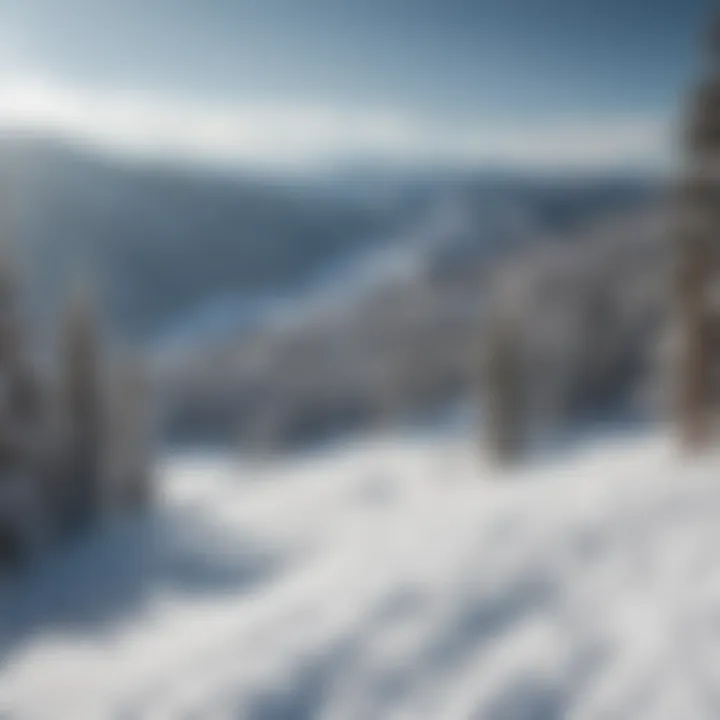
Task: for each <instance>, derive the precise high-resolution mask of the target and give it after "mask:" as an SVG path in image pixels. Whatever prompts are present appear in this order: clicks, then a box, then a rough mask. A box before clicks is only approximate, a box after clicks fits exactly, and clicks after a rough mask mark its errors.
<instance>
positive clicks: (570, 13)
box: [0, 0, 711, 164]
mask: <svg viewBox="0 0 720 720" xmlns="http://www.w3.org/2000/svg"><path fill="white" fill-rule="evenodd" d="M710 9H711V3H710V1H709V0H604V2H599V1H598V0H444V1H443V0H365V2H360V1H356V0H121V1H117V0H64V1H63V2H60V0H0V20H1V21H2V25H1V27H2V31H0V48H2V49H0V63H1V65H0V79H4V82H5V87H9V88H10V90H9V91H8V92H7V93H6V103H5V105H13V106H14V109H13V110H12V111H8V112H6V115H9V116H10V118H11V119H13V120H14V121H22V120H23V118H25V119H26V120H28V121H29V122H35V123H40V124H42V123H45V124H46V125H48V126H51V125H53V124H54V125H56V126H57V127H59V128H60V129H64V130H66V131H68V132H73V133H79V134H81V135H82V134H83V133H84V134H86V135H88V134H89V135H90V136H93V135H94V136H95V137H96V139H99V140H102V141H103V142H106V141H111V142H116V143H117V142H118V141H122V140H123V138H122V137H121V136H122V135H123V133H122V129H123V128H122V127H119V124H118V123H117V121H115V127H114V128H112V129H111V130H112V131H109V130H108V128H107V127H106V128H104V129H103V128H101V127H99V126H100V125H101V124H102V123H105V125H109V124H110V125H112V124H113V121H112V117H111V116H112V115H113V113H115V114H117V113H118V110H120V111H121V114H123V116H124V122H125V123H126V125H127V128H126V130H127V131H128V132H127V133H125V135H126V136H129V135H133V134H134V136H135V137H134V139H132V138H130V140H131V141H128V137H125V138H124V140H125V145H126V147H128V148H131V147H135V149H137V148H138V146H139V145H142V146H143V147H144V148H145V149H148V148H149V147H151V146H152V145H153V144H156V143H160V144H162V141H163V137H156V136H158V135H159V136H163V135H165V136H172V135H173V133H175V135H176V136H177V137H175V141H174V143H170V144H169V146H168V148H166V149H167V150H168V151H172V150H173V147H171V146H177V145H183V144H185V145H188V144H189V145H197V146H198V153H199V154H202V153H203V152H205V153H208V152H209V153H210V154H212V153H213V152H214V154H215V155H216V156H222V155H223V153H226V154H229V155H230V156H233V153H235V155H237V156H238V157H240V159H242V157H241V156H244V157H245V159H246V160H248V161H258V160H259V159H261V158H262V156H263V154H265V155H268V154H270V155H272V152H269V153H268V152H267V150H268V149H269V150H270V151H272V150H273V149H274V148H275V149H277V148H281V149H282V148H284V149H282V152H280V151H278V152H276V155H277V157H275V158H274V161H275V162H282V161H283V160H282V158H283V154H285V155H287V154H288V153H290V154H291V155H292V153H291V152H290V151H291V148H292V147H298V148H299V150H300V151H302V145H303V142H302V141H303V136H305V135H306V136H307V138H309V141H308V142H307V143H306V144H307V146H308V148H307V152H300V156H302V157H301V160H302V162H306V161H308V158H311V157H317V156H318V154H320V155H323V154H324V156H325V157H330V156H333V155H343V154H345V155H352V154H357V155H363V154H372V153H373V152H374V153H376V154H378V155H382V154H383V153H390V154H392V148H393V147H394V148H395V150H396V151H397V155H398V157H402V156H404V155H408V156H409V155H413V154H415V155H418V153H419V155H420V156H421V158H420V159H422V160H423V161H430V160H437V161H440V160H441V159H442V158H443V156H447V159H448V161H450V162H457V161H459V159H462V158H463V157H466V156H467V157H469V158H471V159H473V158H474V160H473V161H475V162H478V163H481V162H483V161H487V162H490V161H497V162H503V160H507V161H508V162H513V163H520V164H522V162H523V156H524V155H526V156H527V158H526V159H527V162H528V163H530V164H532V163H540V164H542V163H543V162H547V161H549V160H551V159H552V156H553V155H555V156H557V157H558V158H559V159H560V160H561V161H562V157H563V154H564V151H563V150H562V147H561V144H562V143H561V138H562V136H563V135H564V136H565V137H566V138H567V139H568V147H569V150H568V151H567V153H565V154H566V155H567V159H568V160H570V161H572V162H575V163H582V162H587V163H588V164H593V163H598V162H600V161H602V160H603V152H602V149H603V147H605V146H607V150H608V153H607V155H608V157H607V161H608V163H609V164H612V163H613V162H615V163H621V162H622V156H623V155H624V154H625V155H628V158H627V160H628V162H629V163H630V164H632V163H639V164H642V163H652V162H653V161H661V160H662V158H661V155H662V154H663V153H664V152H665V151H666V149H667V148H666V147H665V145H666V144H667V137H668V135H667V133H668V127H669V125H670V122H671V121H672V118H673V116H674V114H675V112H676V108H677V106H678V103H679V99H680V97H681V95H682V93H683V92H685V91H686V90H687V87H688V83H689V82H690V81H691V80H692V79H693V78H694V77H695V76H696V74H697V71H698V67H699V65H700V63H699V51H700V43H701V41H702V37H703V27H704V23H705V22H706V20H707V18H708V16H709V13H710ZM23 83H24V84H25V85H26V86H27V87H29V88H30V90H29V91H27V92H25V91H22V87H23ZM2 87H3V86H2V85H0V92H2ZM23 93H24V94H23ZM43 93H44V94H45V97H44V99H43V98H42V97H41V96H42V95H43ZM28 98H30V99H28ZM53 103H55V105H56V106H57V108H56V109H53V107H52V105H53ZM118 103H119V104H118ZM133 103H136V104H137V105H138V106H139V107H141V110H138V111H134V110H132V109H128V106H129V105H132V104H133ZM23 106H27V107H23ZM178 112H182V113H184V115H185V117H186V118H187V120H188V123H187V124H188V126H189V125H196V126H197V127H200V126H202V127H203V129H202V132H196V133H194V135H193V132H194V131H192V128H190V127H188V128H187V133H186V135H187V137H185V138H183V137H182V136H183V131H182V129H181V128H179V127H177V123H175V126H174V127H173V128H171V129H170V130H168V131H167V132H166V131H165V129H164V127H163V126H164V124H167V122H168V118H171V117H172V116H173V114H175V113H178ZM27 116H29V117H27ZM108 116H110V117H108ZM93 117H94V118H95V119H96V125H97V127H94V126H93V122H94V121H93ZM313 117H315V120H316V121H314V120H313ZM1 118H2V108H1V107H0V119H1ZM43 118H44V119H43ZM223 118H224V120H225V122H224V127H225V128H226V131H227V127H229V126H231V125H233V124H235V125H236V127H241V128H244V130H243V132H240V133H237V132H236V133H235V136H234V137H230V136H231V135H233V133H231V132H226V135H227V137H225V139H223V137H222V135H223V132H220V130H218V132H217V134H216V136H215V137H212V136H213V128H218V129H220V128H222V127H223ZM283 123H285V125H289V126H291V127H290V128H289V130H288V128H285V127H284V125H283ZM130 126H132V127H130ZM140 126H142V127H140ZM261 126H266V127H267V128H268V131H267V133H266V135H267V137H260V136H261V135H262V132H261V131H262V127H261ZM344 126H347V127H349V128H350V130H348V131H347V133H346V134H347V136H348V137H343V132H344V130H342V127H344ZM351 126H352V127H351ZM298 127H299V128H300V130H297V128H298ZM293 128H295V130H294V131H293ZM364 128H365V129H364ZM367 128H370V131H366V130H367ZM373 128H374V130H373ZM603 128H605V131H603ZM273 133H274V135H273ZM323 135H325V136H326V137H327V138H328V141H327V143H326V145H327V147H326V148H325V149H324V151H323V149H322V147H321V146H322V136H323ZM482 137H484V138H485V140H484V141H482V140H481V139H478V138H482ZM546 137H547V140H548V142H547V143H543V140H544V138H546ZM203 138H204V140H203ZM243 138H244V139H243ZM593 138H597V143H596V144H597V147H596V148H594V149H593V148H592V147H588V151H587V153H586V155H587V157H585V158H583V153H582V152H581V150H582V146H583V145H592V144H593ZM613 138H614V140H613ZM643 138H644V139H643ZM203 143H204V144H205V145H208V146H211V147H209V148H208V147H205V148H204V149H203V148H202V147H200V146H202V145H203ZM393 143H394V145H393ZM121 144H122V143H121ZM543 144H546V145H547V151H546V152H545V153H543V152H540V150H541V149H542V148H541V147H539V146H542V145H543ZM401 145H402V146H403V147H400V146H401ZM524 145H527V146H528V147H527V149H525V148H524V147H523V146H524ZM532 145H535V146H538V147H537V148H536V149H535V151H533V149H532V147H531V146H532ZM231 146H233V147H234V149H233V147H231ZM241 146H243V147H244V150H243V149H242V148H241ZM423 148H424V149H425V150H423ZM472 148H474V150H473V149H472ZM513 148H515V150H513ZM633 148H635V151H634V153H633ZM175 149H177V148H175ZM493 152H494V155H493ZM610 156H612V157H610ZM290 160H292V158H290Z"/></svg>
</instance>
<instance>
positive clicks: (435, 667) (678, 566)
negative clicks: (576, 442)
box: [0, 435, 720, 720]
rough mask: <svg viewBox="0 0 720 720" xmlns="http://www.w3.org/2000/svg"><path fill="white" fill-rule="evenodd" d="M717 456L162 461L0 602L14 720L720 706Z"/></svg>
mask: <svg viewBox="0 0 720 720" xmlns="http://www.w3.org/2000/svg"><path fill="white" fill-rule="evenodd" d="M719 470H720V460H719V459H718V458H717V457H708V458H705V459H704V460H701V461H694V462H692V463H688V462H686V461H683V460H682V459H681V458H680V457H679V455H678V453H677V451H676V449H675V448H674V447H673V444H672V443H671V441H670V440H669V439H668V438H667V437H661V436H659V435H656V436H652V437H644V438H639V439H638V438H634V439H629V438H624V439H623V438H620V439H616V440H612V441H604V442H602V443H597V444H596V445H595V446H593V447H591V448H588V449H584V450H581V451H577V452H575V453H574V454H573V455H572V456H571V457H565V458H562V459H553V460H552V461H546V462H544V463H543V464H542V465H541V466H534V467H527V468H521V469H518V470H515V471H512V472H506V473H502V474H496V473H493V472H491V471H490V470H489V469H488V468H487V467H484V466H483V464H482V462H481V461H480V460H479V459H478V453H477V450H476V448H475V447H474V446H473V443H472V442H471V441H470V440H467V439H462V438H454V439H448V438H442V439H437V438H436V439H434V440H428V439H427V438H423V439H419V438H415V439H404V440H395V441H390V440H386V441H363V442H357V443H355V444H353V445H352V446H346V447H342V448H336V449H330V450H325V451H323V452H321V453H319V454H316V455H314V456H311V455H308V456H305V457H303V458H300V459H298V458H296V459H295V460H292V461H291V460H284V461H272V462H268V463H263V464H259V463H256V464H250V463H249V462H247V463H243V462H242V461H238V460H231V459H228V458H222V457H212V456H205V457H202V456H195V457H176V458H171V459H169V460H167V461H166V462H164V463H163V464H162V467H161V470H160V473H159V474H160V477H161V481H162V493H161V498H160V502H159V507H158V509H157V511H156V512H155V513H154V514H153V515H152V516H151V517H148V518H145V519H143V520H135V521H133V522H125V523H118V524H117V525H115V526H113V527H108V528H105V529H103V530H102V531H98V533H97V534H96V535H95V536H94V537H91V538H87V539H85V540H83V541H82V542H80V543H76V544H74V545H72V546H66V547H63V548H60V549H59V550H57V551H55V552H53V553H52V555H51V556H48V557H45V558H44V559H43V560H42V561H40V562H38V563H37V564H36V565H35V566H33V567H32V568H31V569H29V570H27V571H26V572H25V573H24V574H23V575H22V576H21V577H19V578H15V579H12V580H6V581H4V585H3V586H2V588H1V589H0V628H1V629H2V636H1V637H0V717H2V718H6V717H7V718H13V719H15V718H19V719H21V720H24V719H26V718H28V719H36V718H37V719H43V720H44V719H45V718H47V719H53V720H54V719H60V720H63V719H65V718H67V719H68V720H85V719H87V720H95V719H98V720H104V719H105V718H119V719H124V720H129V719H130V718H151V719H153V720H154V719H158V720H160V719H163V718H238V719H241V720H245V719H247V720H309V719H312V718H338V719H341V720H344V719H346V718H347V719H348V720H355V719H356V718H357V719H360V718H363V719H367V720H375V719H380V720H382V719H384V718H392V719H395V718H397V719H398V720H400V719H403V720H422V719H425V718H427V719H428V720H466V719H471V718H475V719H478V720H553V719H555V718H563V719H564V718H569V719H578V720H579V719H580V718H583V719H589V718H592V719H600V718H603V719H606V718H607V719H616V718H617V719H621V718H622V719H624V718H627V719H628V720H643V719H645V718H652V719H664V718H668V719H672V720H678V719H683V720H684V719H687V720H702V719H703V718H718V717H720V472H719Z"/></svg>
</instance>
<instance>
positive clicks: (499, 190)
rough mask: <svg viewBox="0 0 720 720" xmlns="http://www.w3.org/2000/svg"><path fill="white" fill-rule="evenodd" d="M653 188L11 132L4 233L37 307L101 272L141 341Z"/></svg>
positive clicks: (1, 184)
mask: <svg viewBox="0 0 720 720" xmlns="http://www.w3.org/2000/svg"><path fill="white" fill-rule="evenodd" d="M656 191H657V183H655V182H653V181H652V180H647V179H644V178H630V177H619V178H587V179H582V178H571V179H567V178H565V179H554V180H553V179H548V178H528V177H521V176H517V175H512V174H508V173H502V172H487V173H482V174H479V173H475V174H471V173H437V174H425V175H421V176H419V175H414V174H410V173H403V172H399V171H397V172H391V171H389V170H382V171H381V170H376V171H373V170H372V169H368V168H364V169H362V170H359V169H354V170H351V169H344V170H340V169H339V170H337V171H336V172H334V173H328V174H326V175H323V176H316V177H306V178H295V179H287V178H286V179H278V178H269V177H258V176H236V175H221V174H209V173H207V172H205V173H202V172H199V171H195V170H191V169H189V168H187V167H180V166H177V167H172V166H169V165H165V166H161V165H151V164H142V163H140V162H136V163H133V162H130V161H127V162H123V161H121V160H119V159H117V158H111V157H109V156H107V157H105V156H98V155H93V154H90V153H89V152H84V151H81V150H78V149H77V148H73V147H70V146H62V145H58V144H57V143H54V142H51V141H49V140H42V139H37V138H36V139H30V138H17V137H5V138H3V139H2V140H0V232H2V235H3V236H4V237H5V238H8V239H10V240H12V241H14V242H15V243H16V244H17V245H18V246H19V247H20V249H21V255H22V256H23V259H24V262H25V264H26V265H27V269H28V273H29V279H30V288H31V296H32V298H33V305H34V307H35V308H36V309H37V310H38V311H39V312H41V313H47V312H50V313H51V312H52V311H53V310H54V309H55V308H56V307H57V306H58V300H59V299H61V298H62V296H63V294H64V293H65V292H66V291H67V286H68V285H69V284H71V283H72V282H73V281H74V279H75V278H76V276H78V275H90V277H91V279H93V280H94V282H95V284H96V285H97V286H98V291H99V294H100V296H101V297H102V298H103V300H104V302H105V303H106V310H107V314H108V316H109V319H110V321H111V322H112V323H113V324H114V325H115V326H116V327H117V328H118V329H119V330H120V331H121V332H122V333H124V334H127V335H128V336H131V337H135V338H140V339H143V340H152V339H162V338H165V336H166V335H170V336H174V335H176V334H177V335H182V334H184V335H185V336H188V334H189V333H192V331H193V329H194V328H195V327H196V326H197V325H198V324H201V323H202V321H203V320H202V319H203V318H208V317H214V318H215V319H216V321H217V311H215V310H213V308H217V307H220V306H222V308H223V310H222V312H223V313H227V312H229V311H230V309H231V308H236V309H237V312H238V316H239V318H238V324H239V325H242V324H243V323H245V322H246V321H247V313H248V311H249V309H253V312H254V308H258V307H263V308H267V305H268V300H274V299H277V298H294V297H296V296H297V295H298V294H306V293H307V292H308V291H309V290H311V289H312V288H313V286H315V285H316V284H317V283H318V282H321V281H322V282H327V281H328V278H329V277H330V276H331V275H332V274H333V273H334V272H336V271H338V272H340V271H342V273H343V274H344V276H345V277H347V276H348V273H351V268H352V267H353V266H354V265H355V264H357V265H358V267H360V266H363V267H364V272H367V269H368V262H369V261H368V258H369V257H371V256H372V257H375V258H381V257H382V256H383V255H382V253H385V252H387V250H388V248H394V247H399V246H401V247H403V248H405V250H403V252H405V251H406V249H407V248H408V247H412V246H413V245H416V244H423V243H425V244H427V243H428V242H430V243H431V244H432V243H435V245H436V247H435V248H434V252H436V253H440V252H444V253H446V254H447V256H448V257H447V260H448V262H450V261H452V257H451V256H452V255H453V254H455V255H457V253H459V252H481V253H485V252H488V251H490V250H493V251H495V250H497V249H498V248H501V249H502V248H507V247H509V246H511V245H513V244H516V243H518V242H520V243H524V242H526V241H527V240H528V239H530V238H537V237H540V236H543V235H545V234H557V233H558V232H564V231H567V230H570V229H571V228H572V227H575V226H578V225H581V224H582V223H585V222H587V221H589V220H591V219H592V218H593V217H599V216H602V215H604V214H607V213H609V212H613V213H615V212H618V211H621V210H622V209H629V208H633V207H636V206H637V205H638V204H640V203H642V202H644V201H646V200H647V199H648V197H649V196H652V195H653V194H654V193H655V192H656ZM439 222H445V223H446V225H447V227H445V228H442V229H438V227H437V225H438V223H439ZM428 232H429V233H431V234H433V233H434V234H435V235H438V234H439V235H441V236H442V237H440V238H439V239H438V238H437V237H435V238H434V239H432V240H428V238H427V237H426V236H427V234H428ZM447 235H452V237H451V238H448V237H446V236H447ZM440 245H442V246H443V247H442V248H441V247H440ZM378 253H380V254H379V255H378ZM381 265H382V263H378V262H376V263H375V267H377V268H381ZM225 322H226V323H227V324H228V325H232V323H230V322H229V320H227V319H226V321H225ZM186 323H187V326H186ZM222 324H223V323H220V325H222ZM228 329H229V327H228ZM198 330H199V328H198Z"/></svg>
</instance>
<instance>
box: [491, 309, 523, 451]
mask: <svg viewBox="0 0 720 720" xmlns="http://www.w3.org/2000/svg"><path fill="white" fill-rule="evenodd" d="M521 361H522V351H521V345H520V338H519V336H518V328H517V325H516V323H514V322H512V319H511V318H510V317H509V315H508V314H506V313H504V312H502V311H498V310H496V311H495V312H494V313H493V317H491V318H490V321H489V324H488V327H487V329H486V331H485V337H484V357H483V362H482V365H483V373H482V375H483V377H482V382H481V385H482V404H483V408H484V413H483V417H484V421H485V437H486V443H487V449H488V452H489V455H490V457H491V458H492V459H493V460H494V461H495V462H497V463H499V464H508V463H510V462H512V461H513V460H515V459H517V457H518V456H519V455H520V453H521V451H522V443H523V426H524V408H523V407H522V364H521Z"/></svg>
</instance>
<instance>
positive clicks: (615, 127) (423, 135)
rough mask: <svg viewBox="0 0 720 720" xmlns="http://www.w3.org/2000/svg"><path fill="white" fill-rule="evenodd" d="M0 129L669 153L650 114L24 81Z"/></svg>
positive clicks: (181, 154)
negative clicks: (424, 115)
mask: <svg viewBox="0 0 720 720" xmlns="http://www.w3.org/2000/svg"><path fill="white" fill-rule="evenodd" d="M0 126H2V127H5V128H16V129H18V128H19V129H24V130H31V131H39V132H43V133H51V134H56V135H60V136H63V137H68V138H71V139H75V140H79V141H82V142H85V143H90V144H92V145H96V146H99V147H102V148H104V149H107V150H111V151H116V152H121V153H126V154H132V155H140V156H146V155H149V156H165V157H174V158H179V159H183V160H189V161H197V162H205V163H212V164H223V165H231V166H232V165H244V166H255V167H276V168H283V169H286V170H292V169H297V170H304V169H309V168H314V167H318V166H322V165H323V164H326V163H331V162H335V161H338V160H343V159H358V158H359V159H368V160H380V161H384V162H390V163H393V162H396V163H409V164H422V165H425V164H443V165H445V164H448V165H462V166H470V167H472V166H480V165H485V164H497V165H513V166H525V167H533V168H540V169H543V168H545V169H554V168H558V169H562V168H598V169H609V168H613V167H636V166H643V167H647V166H649V165H657V164H659V163H661V162H663V160H664V159H665V158H666V157H667V156H668V155H669V150H668V148H669V142H668V138H669V133H668V128H667V123H666V122H664V121H662V120H660V119H657V118H653V117H649V118H642V117H641V118H637V117H629V118H627V117H610V118H592V117H591V118H586V119H576V120H572V121H568V120H563V119H560V120H558V121H556V122H545V123H543V124H540V125H537V124H534V123H532V122H531V120H530V121H528V120H527V119H525V118H519V119H518V122H517V123H515V124H514V125H512V126H505V127H497V126H494V127H490V126H487V127H481V126H480V124H478V125H475V126H457V127H449V126H447V125H443V124H440V123H437V124H436V123H432V122H426V121H424V120H418V119H416V118H413V117H409V116H406V115H403V114H401V113H396V112H392V111H386V110H372V109H335V108H328V107H298V106H280V105H259V104H247V105H242V104H233V105H215V106H210V105H200V104H193V103H189V102H183V101H179V100H166V99H162V98H159V97H156V96H154V95H151V94H142V93H137V92H131V91H103V90H89V89H81V88H77V87H71V86H67V85H62V84H57V83H53V82H49V81H47V80H43V79H38V78H32V77H29V78H28V77H26V78H17V77H16V78H6V79H4V80H3V79H0Z"/></svg>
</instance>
